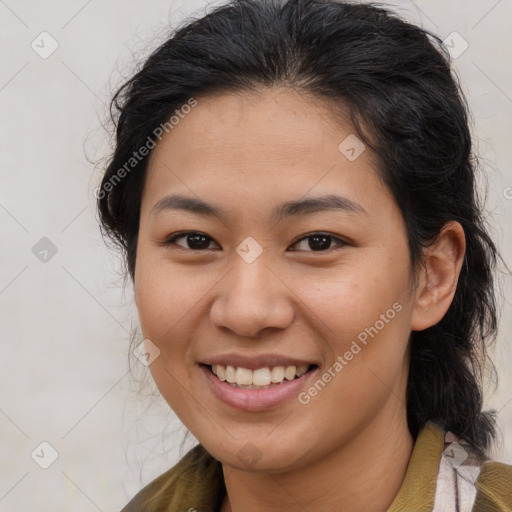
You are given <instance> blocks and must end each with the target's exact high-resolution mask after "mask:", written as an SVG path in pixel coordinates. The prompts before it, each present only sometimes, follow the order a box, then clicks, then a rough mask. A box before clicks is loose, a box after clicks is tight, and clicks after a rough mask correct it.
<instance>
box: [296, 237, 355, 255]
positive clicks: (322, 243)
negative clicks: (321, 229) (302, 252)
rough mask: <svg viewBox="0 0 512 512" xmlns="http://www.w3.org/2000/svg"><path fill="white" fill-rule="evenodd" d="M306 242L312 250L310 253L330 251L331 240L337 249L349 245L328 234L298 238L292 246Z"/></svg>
mask: <svg viewBox="0 0 512 512" xmlns="http://www.w3.org/2000/svg"><path fill="white" fill-rule="evenodd" d="M306 240H309V242H307V246H308V247H309V248H311V249H312V252H325V251H326V250H328V249H331V242H332V241H333V240H335V241H336V242H337V244H338V247H342V246H345V245H349V244H348V242H345V241H344V240H342V239H341V238H338V237H336V236H333V235H330V234H329V233H311V234H309V235H306V236H304V237H302V238H300V239H299V240H297V241H296V242H295V243H294V244H293V245H297V244H299V243H304V241H306ZM307 252H310V251H307Z"/></svg>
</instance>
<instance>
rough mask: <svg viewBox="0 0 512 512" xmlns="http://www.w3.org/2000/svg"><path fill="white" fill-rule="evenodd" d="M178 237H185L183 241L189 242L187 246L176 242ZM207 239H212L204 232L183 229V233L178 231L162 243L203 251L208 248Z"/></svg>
mask: <svg viewBox="0 0 512 512" xmlns="http://www.w3.org/2000/svg"><path fill="white" fill-rule="evenodd" d="M180 238H185V243H186V244H189V247H187V246H185V247H184V246H183V245H180V244H176V240H179V239H180ZM209 240H213V238H211V237H209V236H208V235H205V234H204V233H198V232H196V231H185V232H183V233H178V234H176V235H173V236H172V237H170V238H168V239H167V240H165V242H164V243H163V245H165V246H169V245H178V246H180V247H182V248H183V249H191V250H195V251H197V250H199V251H204V250H207V249H208V245H209V242H208V241H209Z"/></svg>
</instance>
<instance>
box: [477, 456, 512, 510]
mask: <svg viewBox="0 0 512 512" xmlns="http://www.w3.org/2000/svg"><path fill="white" fill-rule="evenodd" d="M475 487H476V489H477V494H476V500H475V506H474V507H473V511H475V512H480V511H496V512H498V511H499V512H502V511H503V512H506V511H512V466H510V465H509V464H503V463H502V462H495V461H490V460H488V461H485V462H484V463H483V464H482V467H481V470H480V475H479V477H478V480H477V481H476V483H475Z"/></svg>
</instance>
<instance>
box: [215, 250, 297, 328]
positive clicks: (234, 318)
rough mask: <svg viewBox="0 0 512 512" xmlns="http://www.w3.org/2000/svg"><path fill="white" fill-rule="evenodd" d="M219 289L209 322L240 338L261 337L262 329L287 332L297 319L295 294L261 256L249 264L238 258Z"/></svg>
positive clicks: (219, 284)
mask: <svg viewBox="0 0 512 512" xmlns="http://www.w3.org/2000/svg"><path fill="white" fill-rule="evenodd" d="M234 260H235V261H234V263H233V267H232V270H231V271H230V272H228V274H227V275H226V277H225V278H224V279H222V280H221V281H220V282H219V283H218V285H217V291H218V294H217V296H216V298H215V300H214V302H213V304H212V307H211V310H210V319H211V321H212V323H213V324H214V325H215V326H216V327H218V328H227V329H229V330H231V331H232V332H233V333H235V334H237V335H238V336H240V337H248V338H249V337H251V338H254V337H258V336H260V334H261V331H263V329H268V328H271V327H274V328H278V329H285V328H286V327H288V326H289V325H290V324H291V323H292V322H293V319H294V308H293V292H291V291H290V287H289V284H287V283H285V282H283V280H282V279H281V278H280V276H279V275H278V272H277V271H276V268H275V266H274V267H273V266H272V265H271V264H269V261H267V260H266V259H265V258H263V257H262V256H260V257H259V258H257V259H256V260H255V261H253V262H252V263H247V262H246V261H244V260H243V259H242V258H240V257H239V256H238V255H237V256H236V257H235V258H234Z"/></svg>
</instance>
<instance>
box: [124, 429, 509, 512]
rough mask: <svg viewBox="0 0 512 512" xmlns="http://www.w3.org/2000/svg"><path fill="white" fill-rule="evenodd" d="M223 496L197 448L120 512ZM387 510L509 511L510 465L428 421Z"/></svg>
mask: <svg viewBox="0 0 512 512" xmlns="http://www.w3.org/2000/svg"><path fill="white" fill-rule="evenodd" d="M225 493H226V488H225V485H224V477H223V472H222V465H221V463H220V462H219V461H218V460H216V459H214V458H213V457H212V456H211V455H210V454H209V453H208V452H207V451H206V450H205V448H204V447H203V446H202V445H200V444H199V445H197V446H195V447H194V448H192V449H191V450H190V451H189V452H188V453H187V454H186V455H185V456H184V457H183V458H182V459H181V460H180V461H179V462H178V463H177V464H176V465H175V466H174V467H172V468H171V469H170V470H168V471H166V472H165V473H164V474H162V475H160V476H159V477H158V478H156V479H155V480H153V481H152V482H151V483H150V484H148V485H147V486H146V487H144V488H143V489H142V490H141V491H140V492H139V493H138V494H136V495H135V497H134V498H133V499H132V500H131V501H130V502H129V503H128V504H127V505H126V506H125V507H124V508H123V509H122V511H121V512H219V510H220V507H221V504H222V502H223V500H224V497H225ZM333 512H336V511H333ZM340 512H341V511H340ZM387 512H512V466H510V465H508V464H503V463H500V462H495V461H491V460H480V459H478V458H476V457H475V456H474V454H473V453H472V452H471V450H470V448H469V446H468V445H467V444H466V443H464V441H462V440H460V439H458V438H457V437H456V436H454V435H453V434H452V433H451V432H444V431H443V430H442V429H441V428H440V427H439V426H438V425H437V424H435V423H433V422H429V423H427V425H425V427H424V428H423V429H422V430H421V432H420V433H419V434H418V437H417V439H416V442H415V444H414V449H413V452H412V455H411V458H410V460H409V464H408V467H407V471H406V475H405V478H404V481H403V483H402V486H401V487H400V489H399V491H398V494H397V495H396V496H395V499H394V500H393V503H392V504H391V506H390V507H389V508H388V511H387Z"/></svg>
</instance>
